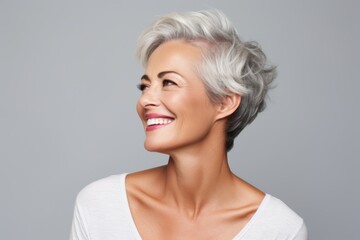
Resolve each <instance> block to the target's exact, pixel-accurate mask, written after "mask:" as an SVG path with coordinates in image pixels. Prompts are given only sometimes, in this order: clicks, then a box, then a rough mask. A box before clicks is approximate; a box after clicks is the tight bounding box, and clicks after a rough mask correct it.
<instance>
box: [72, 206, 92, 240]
mask: <svg viewBox="0 0 360 240" xmlns="http://www.w3.org/2000/svg"><path fill="white" fill-rule="evenodd" d="M70 240H90V237H89V234H88V229H87V226H86V222H85V219H84V217H83V214H82V212H81V206H79V204H78V201H76V204H75V208H74V217H73V221H72V226H71V233H70Z"/></svg>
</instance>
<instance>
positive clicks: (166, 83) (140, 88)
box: [136, 79, 177, 91]
mask: <svg viewBox="0 0 360 240" xmlns="http://www.w3.org/2000/svg"><path fill="white" fill-rule="evenodd" d="M171 85H177V84H176V83H175V82H173V81H171V80H168V79H165V80H163V87H166V86H171ZM136 87H137V88H138V89H139V90H140V91H144V90H145V89H146V88H148V87H150V86H149V85H147V84H144V83H140V84H138V85H136Z"/></svg>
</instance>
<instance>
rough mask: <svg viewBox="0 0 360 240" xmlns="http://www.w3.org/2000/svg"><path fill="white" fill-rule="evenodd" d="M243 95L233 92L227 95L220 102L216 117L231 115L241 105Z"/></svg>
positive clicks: (221, 117)
mask: <svg viewBox="0 0 360 240" xmlns="http://www.w3.org/2000/svg"><path fill="white" fill-rule="evenodd" d="M240 102H241V96H240V95H239V94H231V95H227V96H225V97H224V98H223V99H222V101H221V103H220V104H219V108H218V114H217V117H216V119H217V120H219V119H223V118H226V117H228V116H230V115H231V114H232V113H233V112H235V110H236V109H237V108H238V107H239V106H240Z"/></svg>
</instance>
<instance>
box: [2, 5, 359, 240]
mask: <svg viewBox="0 0 360 240" xmlns="http://www.w3.org/2000/svg"><path fill="white" fill-rule="evenodd" d="M213 7H216V8H219V9H221V10H223V11H224V12H225V13H226V14H227V15H228V17H229V18H230V19H231V20H232V22H233V23H234V24H235V25H236V27H237V29H238V31H239V34H240V35H241V37H242V39H244V40H256V41H258V42H260V44H261V45H262V47H263V49H264V51H265V52H266V53H267V55H268V57H269V59H270V60H271V61H272V62H273V63H275V64H276V65H278V70H279V77H278V78H277V81H276V83H277V88H275V89H274V90H273V91H272V92H271V94H270V101H269V104H268V108H267V110H266V111H265V112H264V113H262V114H260V115H259V117H258V119H257V120H255V122H254V123H253V124H252V125H251V126H249V127H248V128H246V129H245V130H244V132H243V133H242V134H241V135H240V136H239V138H238V139H237V141H236V146H235V149H234V150H233V151H232V152H231V154H230V159H231V160H230V162H231V166H232V169H233V170H234V172H236V173H237V174H239V175H240V176H241V177H243V178H244V179H246V180H248V181H249V182H251V183H253V184H254V185H256V186H258V187H259V188H261V189H262V190H264V191H266V192H268V193H271V194H272V195H274V196H277V197H279V198H281V199H282V200H283V201H285V202H286V203H287V204H288V205H289V206H291V207H292V208H293V209H294V210H295V211H297V212H298V213H299V214H300V215H301V216H302V217H303V218H304V219H305V220H306V223H307V226H308V229H309V232H310V236H311V239H326V240H329V239H330V240H331V239H359V238H358V236H359V226H360V209H359V197H360V189H359V186H358V184H357V183H359V182H360V177H359V174H358V172H359V170H360V164H359V159H360V157H359V147H360V146H359V134H360V133H359V122H360V121H359V120H360V119H359V116H360V114H359V107H358V103H359V99H358V98H359V80H360V79H359V68H360V64H359V56H360V51H359V49H360V48H359V43H360V33H359V32H360V31H359V29H360V28H359V23H360V17H359V16H360V15H359V14H358V12H359V9H360V8H359V3H358V2H357V1H289V0H283V1H251V0H249V1H225V0H222V1H215V0H213V1H210V0H209V1H205V0H204V1H196V2H195V1H189V0H186V1H184V0H183V1H181V3H180V1H179V2H171V1H160V0H152V1H136V0H133V1H130V2H129V3H125V1H123V2H121V1H16V0H14V1H10V0H9V1H4V0H0V35H1V37H0V67H1V71H0V160H1V167H0V178H1V179H0V194H1V197H0V211H1V212H0V221H1V222H0V239H4V240H11V239H34V240H35V239H36V240H39V239H44V240H45V239H46V240H48V239H52V240H57V239H59V240H60V239H67V237H68V234H69V230H70V225H71V219H72V211H73V204H74V199H75V197H76V194H77V192H78V191H79V190H80V189H81V188H82V187H84V186H85V185H86V184H88V183H90V182H92V181H94V180H96V179H99V178H102V177H105V176H108V175H111V174H116V173H122V172H132V171H136V170H140V169H144V168H148V167H152V166H156V165H160V164H164V163H165V159H166V158H165V156H162V155H158V154H153V153H148V152H146V151H145V150H144V149H143V139H144V134H143V132H142V127H141V123H140V121H139V120H138V118H137V114H136V111H135V103H136V100H137V97H138V96H139V92H138V91H137V89H136V88H135V85H136V84H137V83H138V81H139V77H140V76H141V74H142V73H143V70H142V68H141V67H140V64H139V63H138V62H137V60H136V59H135V57H134V49H135V42H136V39H137V37H138V35H139V34H140V33H141V32H142V31H143V30H144V29H145V27H146V26H148V25H149V24H150V23H151V22H152V21H153V20H154V19H155V18H156V16H158V15H160V14H163V13H167V12H170V11H184V10H200V9H204V8H205V9H207V8H213Z"/></svg>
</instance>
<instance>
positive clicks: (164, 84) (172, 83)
mask: <svg viewBox="0 0 360 240" xmlns="http://www.w3.org/2000/svg"><path fill="white" fill-rule="evenodd" d="M172 85H177V84H176V83H175V82H173V81H171V80H168V79H165V80H164V81H163V86H164V87H166V86H172Z"/></svg>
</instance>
